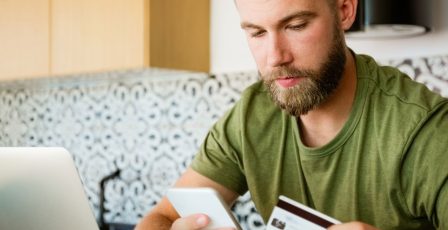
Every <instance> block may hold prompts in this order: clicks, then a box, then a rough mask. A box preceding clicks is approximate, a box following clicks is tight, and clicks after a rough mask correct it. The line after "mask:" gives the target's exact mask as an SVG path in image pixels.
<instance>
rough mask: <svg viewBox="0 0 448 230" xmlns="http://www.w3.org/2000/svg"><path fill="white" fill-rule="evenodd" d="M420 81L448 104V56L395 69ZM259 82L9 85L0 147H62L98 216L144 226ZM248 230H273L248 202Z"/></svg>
mask: <svg viewBox="0 0 448 230" xmlns="http://www.w3.org/2000/svg"><path fill="white" fill-rule="evenodd" d="M384 63H387V64H389V65H392V66H397V67H399V68H400V69H401V70H403V71H404V72H406V73H407V74H409V75H410V76H411V77H412V78H413V79H416V80H417V81H419V82H422V83H424V84H426V85H427V86H428V87H429V88H430V89H432V90H434V91H436V92H439V93H440V94H442V95H443V96H445V97H448V56H439V57H431V58H420V59H412V60H394V61H388V62H384ZM257 79H258V76H257V72H255V71H254V72H247V73H231V74H221V75H218V76H214V77H210V76H208V75H206V74H202V73H191V72H183V71H171V70H163V69H141V70H131V71H123V72H112V73H102V74H90V75H82V76H70V77H65V78H43V79H35V80H26V81H14V82H3V83H0V146H62V147H65V148H67V149H68V150H69V151H70V152H71V153H72V154H73V157H74V159H75V162H76V165H77V167H78V170H79V173H80V174H81V178H82V180H83V183H84V186H85V190H86V193H87V195H88V197H89V200H90V202H91V205H92V207H93V208H94V210H95V213H96V214H97V215H98V205H99V198H98V194H99V184H98V183H99V181H100V180H101V179H102V178H103V177H105V176H106V175H109V174H110V173H112V172H114V171H115V170H117V169H120V170H121V175H120V177H119V178H117V179H114V180H112V181H110V183H108V184H107V187H106V203H105V205H106V209H107V210H108V212H107V213H106V215H105V219H106V221H107V222H119V223H130V224H135V223H136V222H137V221H138V220H139V219H140V218H141V217H142V216H143V215H144V214H145V213H146V212H147V211H148V210H149V209H151V207H152V206H154V205H155V204H156V202H157V201H158V200H159V199H160V197H161V196H162V195H163V194H164V193H165V191H166V189H167V188H168V187H169V186H171V185H172V184H173V182H174V181H175V180H176V178H177V177H178V176H179V175H180V173H181V172H182V171H183V170H184V169H185V168H186V167H187V166H188V164H189V163H190V162H191V160H192V157H193V155H194V154H195V153H196V151H197V149H198V148H199V146H200V144H201V142H202V139H203V138H204V137H205V135H206V133H207V131H208V129H209V128H210V126H211V125H212V124H213V123H214V122H215V121H216V120H217V119H218V118H219V117H220V116H221V115H222V114H223V113H224V112H225V111H226V110H228V109H229V108H230V107H231V106H232V105H233V104H234V103H235V102H236V101H237V100H238V98H239V97H240V94H241V92H242V91H243V90H244V88H246V87H247V86H248V85H250V84H251V83H253V82H255V81H256V80H257ZM234 212H235V213H236V214H237V217H238V219H239V221H240V222H241V223H242V226H243V228H244V229H264V226H263V221H262V219H261V218H260V216H259V215H258V214H257V213H256V210H255V208H254V206H253V203H252V202H251V200H250V196H249V194H246V195H245V196H243V197H241V198H240V199H239V201H238V202H237V204H236V205H235V207H234Z"/></svg>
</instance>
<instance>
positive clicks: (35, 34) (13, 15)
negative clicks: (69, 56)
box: [0, 0, 50, 80]
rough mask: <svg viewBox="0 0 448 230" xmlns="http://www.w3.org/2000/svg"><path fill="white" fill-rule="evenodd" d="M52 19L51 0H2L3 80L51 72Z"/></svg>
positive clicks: (0, 73)
mask: <svg viewBox="0 0 448 230" xmlns="http://www.w3.org/2000/svg"><path fill="white" fill-rule="evenodd" d="M48 22H49V1H48V0H33V1H29V0H0V80H2V79H10V78H12V77H19V78H21V77H28V76H42V75H46V74H48V73H49V68H50V63H49V42H48V41H49V32H50V31H49V24H48Z"/></svg>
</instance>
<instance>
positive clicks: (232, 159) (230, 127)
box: [191, 103, 248, 195]
mask: <svg viewBox="0 0 448 230" xmlns="http://www.w3.org/2000/svg"><path fill="white" fill-rule="evenodd" d="M239 120H240V119H239V114H238V103H237V104H236V105H235V107H234V108H233V109H232V110H230V111H229V112H227V113H226V114H225V115H224V116H223V117H222V118H221V119H220V120H219V121H218V122H217V123H216V124H215V125H214V126H213V127H212V128H211V130H210V131H209V133H208V134H207V136H206V138H205V140H204V142H203V143H202V145H201V147H200V149H199V152H198V154H197V155H196V156H195V158H194V159H193V161H192V164H191V168H192V169H193V170H195V171H196V172H198V173H200V174H202V175H204V176H206V177H208V178H210V179H212V180H213V181H216V182H217V183H219V184H221V185H223V186H225V187H227V188H229V189H231V190H233V191H235V192H237V193H238V194H240V195H243V194H244V193H245V192H246V191H247V189H248V188H247V183H246V179H245V175H244V172H243V165H242V160H241V156H240V153H241V151H240V149H241V134H240V133H241V131H240V130H241V128H240V126H239Z"/></svg>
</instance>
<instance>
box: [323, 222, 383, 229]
mask: <svg viewBox="0 0 448 230" xmlns="http://www.w3.org/2000/svg"><path fill="white" fill-rule="evenodd" d="M328 230H378V229H377V228H375V227H373V226H371V225H368V224H364V223H361V222H357V221H355V222H349V223H344V224H336V225H333V226H331V227H329V228H328Z"/></svg>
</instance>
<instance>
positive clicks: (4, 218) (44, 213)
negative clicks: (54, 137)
mask: <svg viewBox="0 0 448 230" xmlns="http://www.w3.org/2000/svg"><path fill="white" fill-rule="evenodd" d="M0 229H5V230H24V229H35V230H62V229H64V230H91V229H92V230H94V229H96V230H97V229H98V226H97V223H96V221H95V218H94V215H93V212H92V210H91V209H90V206H89V203H88V200H87V197H86V195H85V193H84V188H83V186H82V184H81V180H80V178H79V175H78V172H77V170H76V168H75V165H74V162H73V160H72V157H71V155H70V154H69V152H68V151H67V150H65V149H63V148H4V147H0Z"/></svg>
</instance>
